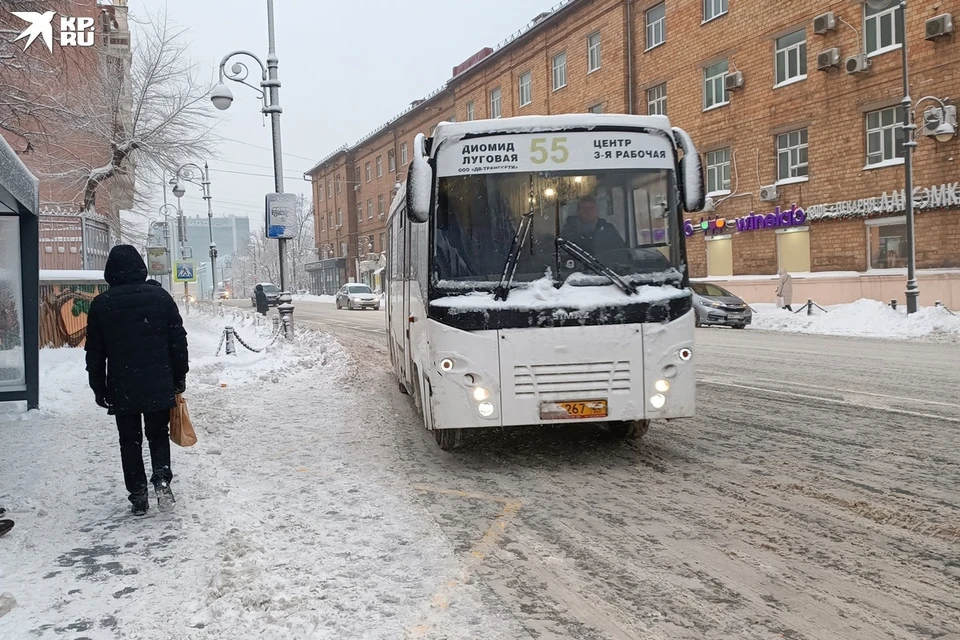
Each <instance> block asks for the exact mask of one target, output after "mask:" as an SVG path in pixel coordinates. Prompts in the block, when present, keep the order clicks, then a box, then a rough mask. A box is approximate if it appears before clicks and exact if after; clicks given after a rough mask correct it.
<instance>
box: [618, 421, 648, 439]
mask: <svg viewBox="0 0 960 640" xmlns="http://www.w3.org/2000/svg"><path fill="white" fill-rule="evenodd" d="M649 429H650V421H649V420H627V421H626V422H616V423H614V424H611V425H610V433H612V434H613V435H614V436H615V437H617V438H624V439H631V440H639V439H640V438H642V437H643V436H645V435H647V431H648V430H649Z"/></svg>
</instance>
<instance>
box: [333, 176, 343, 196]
mask: <svg viewBox="0 0 960 640" xmlns="http://www.w3.org/2000/svg"><path fill="white" fill-rule="evenodd" d="M335 180H336V183H337V193H341V188H342V186H343V184H342V182H341V180H340V174H339V173H338V174H337V177H336V179H335Z"/></svg>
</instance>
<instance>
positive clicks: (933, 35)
mask: <svg viewBox="0 0 960 640" xmlns="http://www.w3.org/2000/svg"><path fill="white" fill-rule="evenodd" d="M926 33H927V40H936V39H937V38H940V37H943V36H948V35H950V34H951V33H953V16H951V15H950V14H949V13H944V14H941V15H939V16H934V17H933V18H930V19H929V20H927V28H926Z"/></svg>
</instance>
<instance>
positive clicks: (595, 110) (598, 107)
mask: <svg viewBox="0 0 960 640" xmlns="http://www.w3.org/2000/svg"><path fill="white" fill-rule="evenodd" d="M587 112H588V113H603V105H602V104H595V105H593V106H592V107H590V108H589V109H587Z"/></svg>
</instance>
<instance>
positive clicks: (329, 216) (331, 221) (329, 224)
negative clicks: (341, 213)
mask: <svg viewBox="0 0 960 640" xmlns="http://www.w3.org/2000/svg"><path fill="white" fill-rule="evenodd" d="M327 218H329V220H328V222H327V227H329V229H330V231H333V214H332V213H328V214H327Z"/></svg>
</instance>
